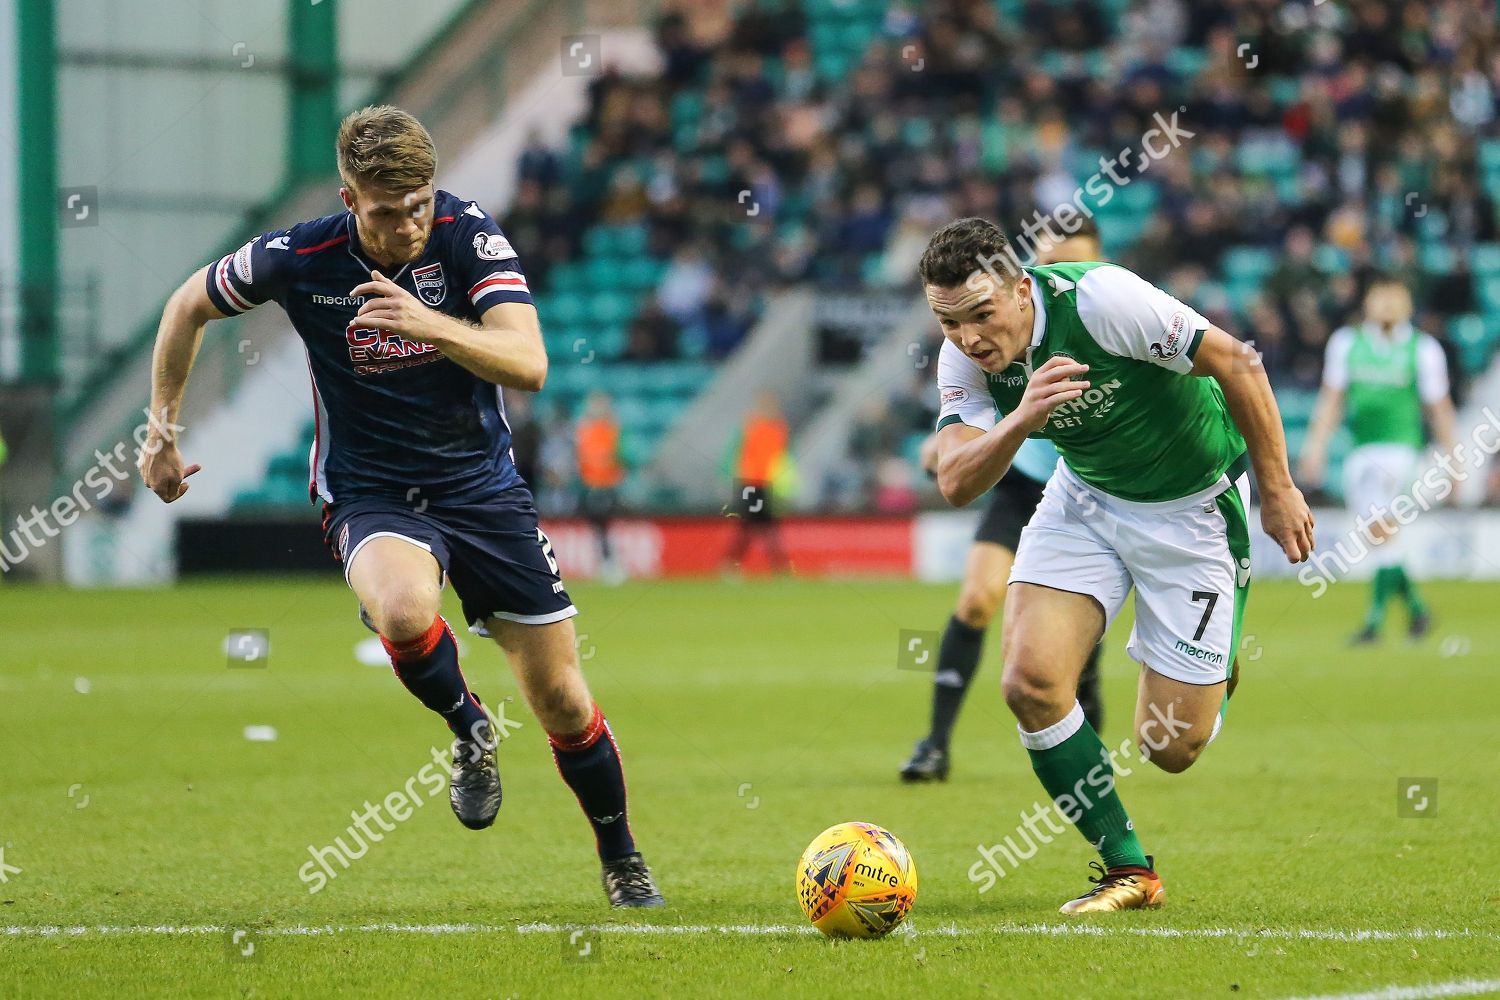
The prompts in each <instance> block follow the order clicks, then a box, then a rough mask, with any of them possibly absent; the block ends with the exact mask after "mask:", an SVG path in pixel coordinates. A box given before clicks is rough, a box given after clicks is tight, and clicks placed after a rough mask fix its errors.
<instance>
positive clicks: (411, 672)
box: [380, 615, 485, 737]
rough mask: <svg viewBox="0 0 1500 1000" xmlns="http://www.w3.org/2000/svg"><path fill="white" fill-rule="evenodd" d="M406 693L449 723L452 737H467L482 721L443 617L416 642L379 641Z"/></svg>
mask: <svg viewBox="0 0 1500 1000" xmlns="http://www.w3.org/2000/svg"><path fill="white" fill-rule="evenodd" d="M380 642H381V644H382V645H384V646H385V651H386V652H387V653H388V654H390V657H391V669H392V670H394V671H395V672H396V676H397V677H398V678H400V680H401V683H402V684H404V685H405V686H406V690H408V691H410V692H411V693H412V694H414V695H416V697H417V700H418V701H420V702H421V703H422V704H424V705H426V706H427V707H428V708H430V709H432V710H433V711H434V712H436V713H437V714H439V715H441V716H442V717H443V721H444V722H446V723H448V728H449V729H451V730H452V731H453V735H455V736H465V737H467V736H469V735H470V734H471V733H472V732H473V731H474V726H475V725H476V724H478V723H479V722H482V721H483V720H484V718H485V715H484V709H482V708H480V707H479V699H478V698H476V697H475V696H474V693H473V692H472V691H470V690H469V685H468V682H466V681H465V680H464V674H463V671H462V670H460V669H459V666H458V640H456V639H454V638H453V631H452V629H450V628H448V623H447V622H446V621H444V620H443V616H442V615H438V616H437V618H435V619H433V622H432V626H431V627H430V628H429V629H428V630H427V631H426V632H423V633H422V634H421V635H419V636H417V637H416V638H415V639H411V640H408V641H406V642H391V641H390V640H389V639H387V638H386V637H385V636H381V637H380Z"/></svg>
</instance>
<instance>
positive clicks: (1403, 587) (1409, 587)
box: [1391, 566, 1427, 615]
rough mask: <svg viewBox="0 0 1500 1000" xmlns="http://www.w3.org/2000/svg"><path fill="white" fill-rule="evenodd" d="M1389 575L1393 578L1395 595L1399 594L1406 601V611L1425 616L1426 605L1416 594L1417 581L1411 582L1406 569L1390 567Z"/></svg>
mask: <svg viewBox="0 0 1500 1000" xmlns="http://www.w3.org/2000/svg"><path fill="white" fill-rule="evenodd" d="M1391 573H1392V574H1393V575H1394V577H1395V581H1396V585H1395V590H1396V593H1398V594H1400V595H1401V596H1402V597H1403V598H1404V599H1405V600H1406V608H1407V610H1408V611H1410V612H1411V613H1412V614H1413V615H1425V614H1426V613H1427V603H1426V602H1425V601H1423V600H1422V597H1421V595H1420V594H1418V593H1417V581H1415V580H1413V579H1412V578H1411V574H1410V573H1408V572H1406V567H1405V566H1392V567H1391Z"/></svg>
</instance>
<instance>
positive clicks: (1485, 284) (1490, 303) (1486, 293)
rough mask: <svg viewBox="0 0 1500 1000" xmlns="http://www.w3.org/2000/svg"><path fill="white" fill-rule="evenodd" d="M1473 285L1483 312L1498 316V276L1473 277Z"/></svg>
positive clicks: (1499, 288)
mask: <svg viewBox="0 0 1500 1000" xmlns="http://www.w3.org/2000/svg"><path fill="white" fill-rule="evenodd" d="M1474 283H1475V289H1476V291H1478V293H1479V301H1480V303H1481V304H1482V305H1483V306H1484V311H1485V312H1486V313H1487V314H1490V315H1496V314H1500V274H1485V275H1475V281H1474Z"/></svg>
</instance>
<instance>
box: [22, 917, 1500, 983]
mask: <svg viewBox="0 0 1500 1000" xmlns="http://www.w3.org/2000/svg"><path fill="white" fill-rule="evenodd" d="M580 928H584V929H587V930H592V931H597V932H599V933H601V934H627V935H652V934H662V935H681V934H686V935H702V936H729V937H734V936H740V937H764V936H771V935H795V934H815V933H817V932H816V930H815V929H814V928H813V927H811V926H810V925H807V924H795V925H794V924H596V925H591V924H556V923H526V924H467V923H465V924H398V923H384V924H339V925H323V926H313V925H306V926H304V925H296V926H290V927H264V928H255V927H250V928H234V927H231V926H226V925H220V924H202V925H188V926H178V925H173V924H160V925H148V924H136V925H96V926H27V925H11V926H4V927H0V937H74V938H77V937H191V936H195V935H205V934H225V933H228V932H230V931H231V930H235V929H241V930H249V931H251V933H253V934H255V935H258V936H260V937H326V936H331V935H338V934H407V935H420V936H443V935H460V934H559V933H564V932H569V931H574V930H578V929H580ZM904 933H905V934H907V935H908V936H911V935H915V936H917V937H921V936H924V935H929V936H933V937H974V936H980V935H995V936H997V937H1006V936H1022V937H1073V936H1081V937H1146V938H1178V939H1181V938H1207V939H1217V938H1235V939H1241V940H1255V939H1260V940H1276V941H1340V942H1349V943H1360V942H1369V941H1441V940H1449V939H1468V940H1481V941H1500V934H1494V933H1488V932H1477V931H1471V930H1468V929H1467V928H1465V929H1461V930H1440V929H1439V930H1434V929H1426V928H1420V927H1416V928H1411V929H1409V930H1397V931H1391V930H1341V929H1337V928H1309V927H1291V928H1281V927H1187V928H1183V927H1109V926H1105V925H1101V924H1084V923H1077V924H1001V925H997V926H993V927H957V926H954V925H952V924H946V925H936V926H932V927H922V928H920V929H918V928H915V927H910V929H908V930H906V931H904ZM1414 995H1415V994H1414ZM1424 995H1425V994H1424ZM1432 995H1433V996H1445V995H1448V994H1432ZM1452 995H1455V996H1457V995H1462V994H1452ZM1371 996H1372V997H1383V996H1384V994H1371ZM1398 996H1404V994H1403V995H1395V994H1393V997H1398Z"/></svg>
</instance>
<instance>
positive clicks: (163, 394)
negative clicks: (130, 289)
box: [140, 227, 297, 503]
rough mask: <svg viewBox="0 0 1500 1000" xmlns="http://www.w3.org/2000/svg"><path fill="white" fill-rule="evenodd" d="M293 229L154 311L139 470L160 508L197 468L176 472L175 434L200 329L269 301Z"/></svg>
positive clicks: (239, 255) (259, 241) (264, 239)
mask: <svg viewBox="0 0 1500 1000" xmlns="http://www.w3.org/2000/svg"><path fill="white" fill-rule="evenodd" d="M296 229H297V227H293V228H292V229H290V230H285V231H281V232H272V233H264V234H262V235H260V236H257V237H255V239H253V240H251V241H250V242H249V243H246V244H245V245H244V246H242V247H240V248H239V249H238V250H236V251H235V252H234V253H231V254H226V255H224V256H223V257H220V258H219V259H218V260H216V261H214V262H213V263H212V264H209V265H208V266H206V267H200V268H199V269H198V270H197V272H195V273H194V274H193V276H192V277H191V278H188V280H186V281H184V282H183V283H182V285H181V286H180V287H179V288H178V289H177V291H175V292H173V293H172V297H171V298H170V299H168V300H167V307H166V308H165V309H163V310H162V314H161V324H160V325H159V326H158V327H157V328H156V346H155V348H154V349H153V350H152V352H151V410H150V419H149V421H148V424H149V429H148V431H147V434H146V441H145V443H144V444H143V445H142V446H141V458H140V470H141V478H142V479H143V480H145V483H146V486H147V487H148V488H149V489H150V490H151V492H152V493H155V494H156V495H157V496H159V497H161V498H162V500H163V501H165V502H167V503H171V502H172V501H174V500H176V499H177V498H179V497H181V496H182V495H183V494H184V493H186V492H187V491H188V488H187V484H186V483H184V482H183V480H185V479H187V477H188V476H191V475H192V474H193V473H195V472H197V471H198V470H199V469H200V468H202V467H201V466H199V465H191V466H188V467H187V468H184V467H183V463H182V455H181V454H180V453H179V452H178V450H177V434H176V431H177V415H178V412H179V411H180V410H181V409H182V396H183V393H184V392H185V391H186V389H187V380H188V373H189V372H191V371H192V369H193V359H194V358H196V357H197V356H198V345H199V344H201V343H202V342H203V328H204V327H205V326H206V325H208V322H209V321H210V320H215V319H224V318H225V317H227V316H237V315H239V314H241V313H243V312H247V311H248V310H250V309H253V308H255V307H256V306H257V305H260V304H261V303H262V302H266V301H268V300H269V299H271V298H272V297H273V296H275V295H276V294H277V292H278V291H279V290H280V289H281V287H282V285H283V283H284V281H285V280H286V276H287V268H288V267H289V266H290V265H289V263H288V262H289V261H290V259H291V256H292V252H291V247H290V240H291V238H292V237H293V235H294V234H295V232H296Z"/></svg>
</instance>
